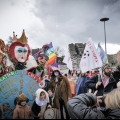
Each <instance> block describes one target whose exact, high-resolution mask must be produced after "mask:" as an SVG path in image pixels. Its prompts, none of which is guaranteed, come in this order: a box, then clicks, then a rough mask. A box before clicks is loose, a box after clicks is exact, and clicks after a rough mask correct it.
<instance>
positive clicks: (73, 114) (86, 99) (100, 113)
mask: <svg viewBox="0 0 120 120" xmlns="http://www.w3.org/2000/svg"><path fill="white" fill-rule="evenodd" d="M96 102H97V97H96V96H95V95H94V94H93V93H85V94H80V95H78V96H75V97H74V98H72V99H70V100H69V101H68V102H67V109H68V113H69V115H70V118H71V119H118V118H119V119H120V109H112V108H109V109H105V108H103V109H102V108H100V107H98V108H89V106H93V105H95V103H96Z"/></svg>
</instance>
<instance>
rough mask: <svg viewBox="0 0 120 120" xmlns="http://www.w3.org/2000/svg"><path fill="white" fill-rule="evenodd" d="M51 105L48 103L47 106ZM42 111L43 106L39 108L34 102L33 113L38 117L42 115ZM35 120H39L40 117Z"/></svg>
mask: <svg viewBox="0 0 120 120" xmlns="http://www.w3.org/2000/svg"><path fill="white" fill-rule="evenodd" d="M48 105H49V103H47V106H48ZM47 106H46V109H47ZM40 111H41V106H38V105H37V104H36V102H35V101H34V103H33V105H32V112H33V113H34V114H35V115H36V116H38V114H39V113H40ZM35 119H39V117H36V118H35Z"/></svg>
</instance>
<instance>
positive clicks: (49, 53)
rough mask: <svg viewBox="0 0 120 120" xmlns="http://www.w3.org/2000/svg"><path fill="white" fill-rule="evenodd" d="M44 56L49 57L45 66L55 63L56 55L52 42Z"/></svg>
mask: <svg viewBox="0 0 120 120" xmlns="http://www.w3.org/2000/svg"><path fill="white" fill-rule="evenodd" d="M46 55H47V56H48V57H49V60H48V61H47V62H46V66H48V65H53V64H54V63H55V62H56V53H55V51H54V48H53V45H52V42H51V43H50V44H49V48H48V50H47V52H46Z"/></svg>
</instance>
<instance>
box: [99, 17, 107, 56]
mask: <svg viewBox="0 0 120 120" xmlns="http://www.w3.org/2000/svg"><path fill="white" fill-rule="evenodd" d="M108 20H109V18H101V19H100V21H101V22H104V35H105V53H106V55H107V49H106V29H105V21H108Z"/></svg>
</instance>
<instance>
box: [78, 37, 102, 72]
mask: <svg viewBox="0 0 120 120" xmlns="http://www.w3.org/2000/svg"><path fill="white" fill-rule="evenodd" d="M101 66H102V60H101V58H100V56H99V54H98V52H97V49H96V48H95V45H94V43H93V41H92V39H91V38H89V39H88V41H87V43H86V46H85V49H84V53H83V55H82V58H81V61H80V69H81V70H82V72H83V73H85V72H87V71H90V70H92V69H95V68H97V67H101Z"/></svg>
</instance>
